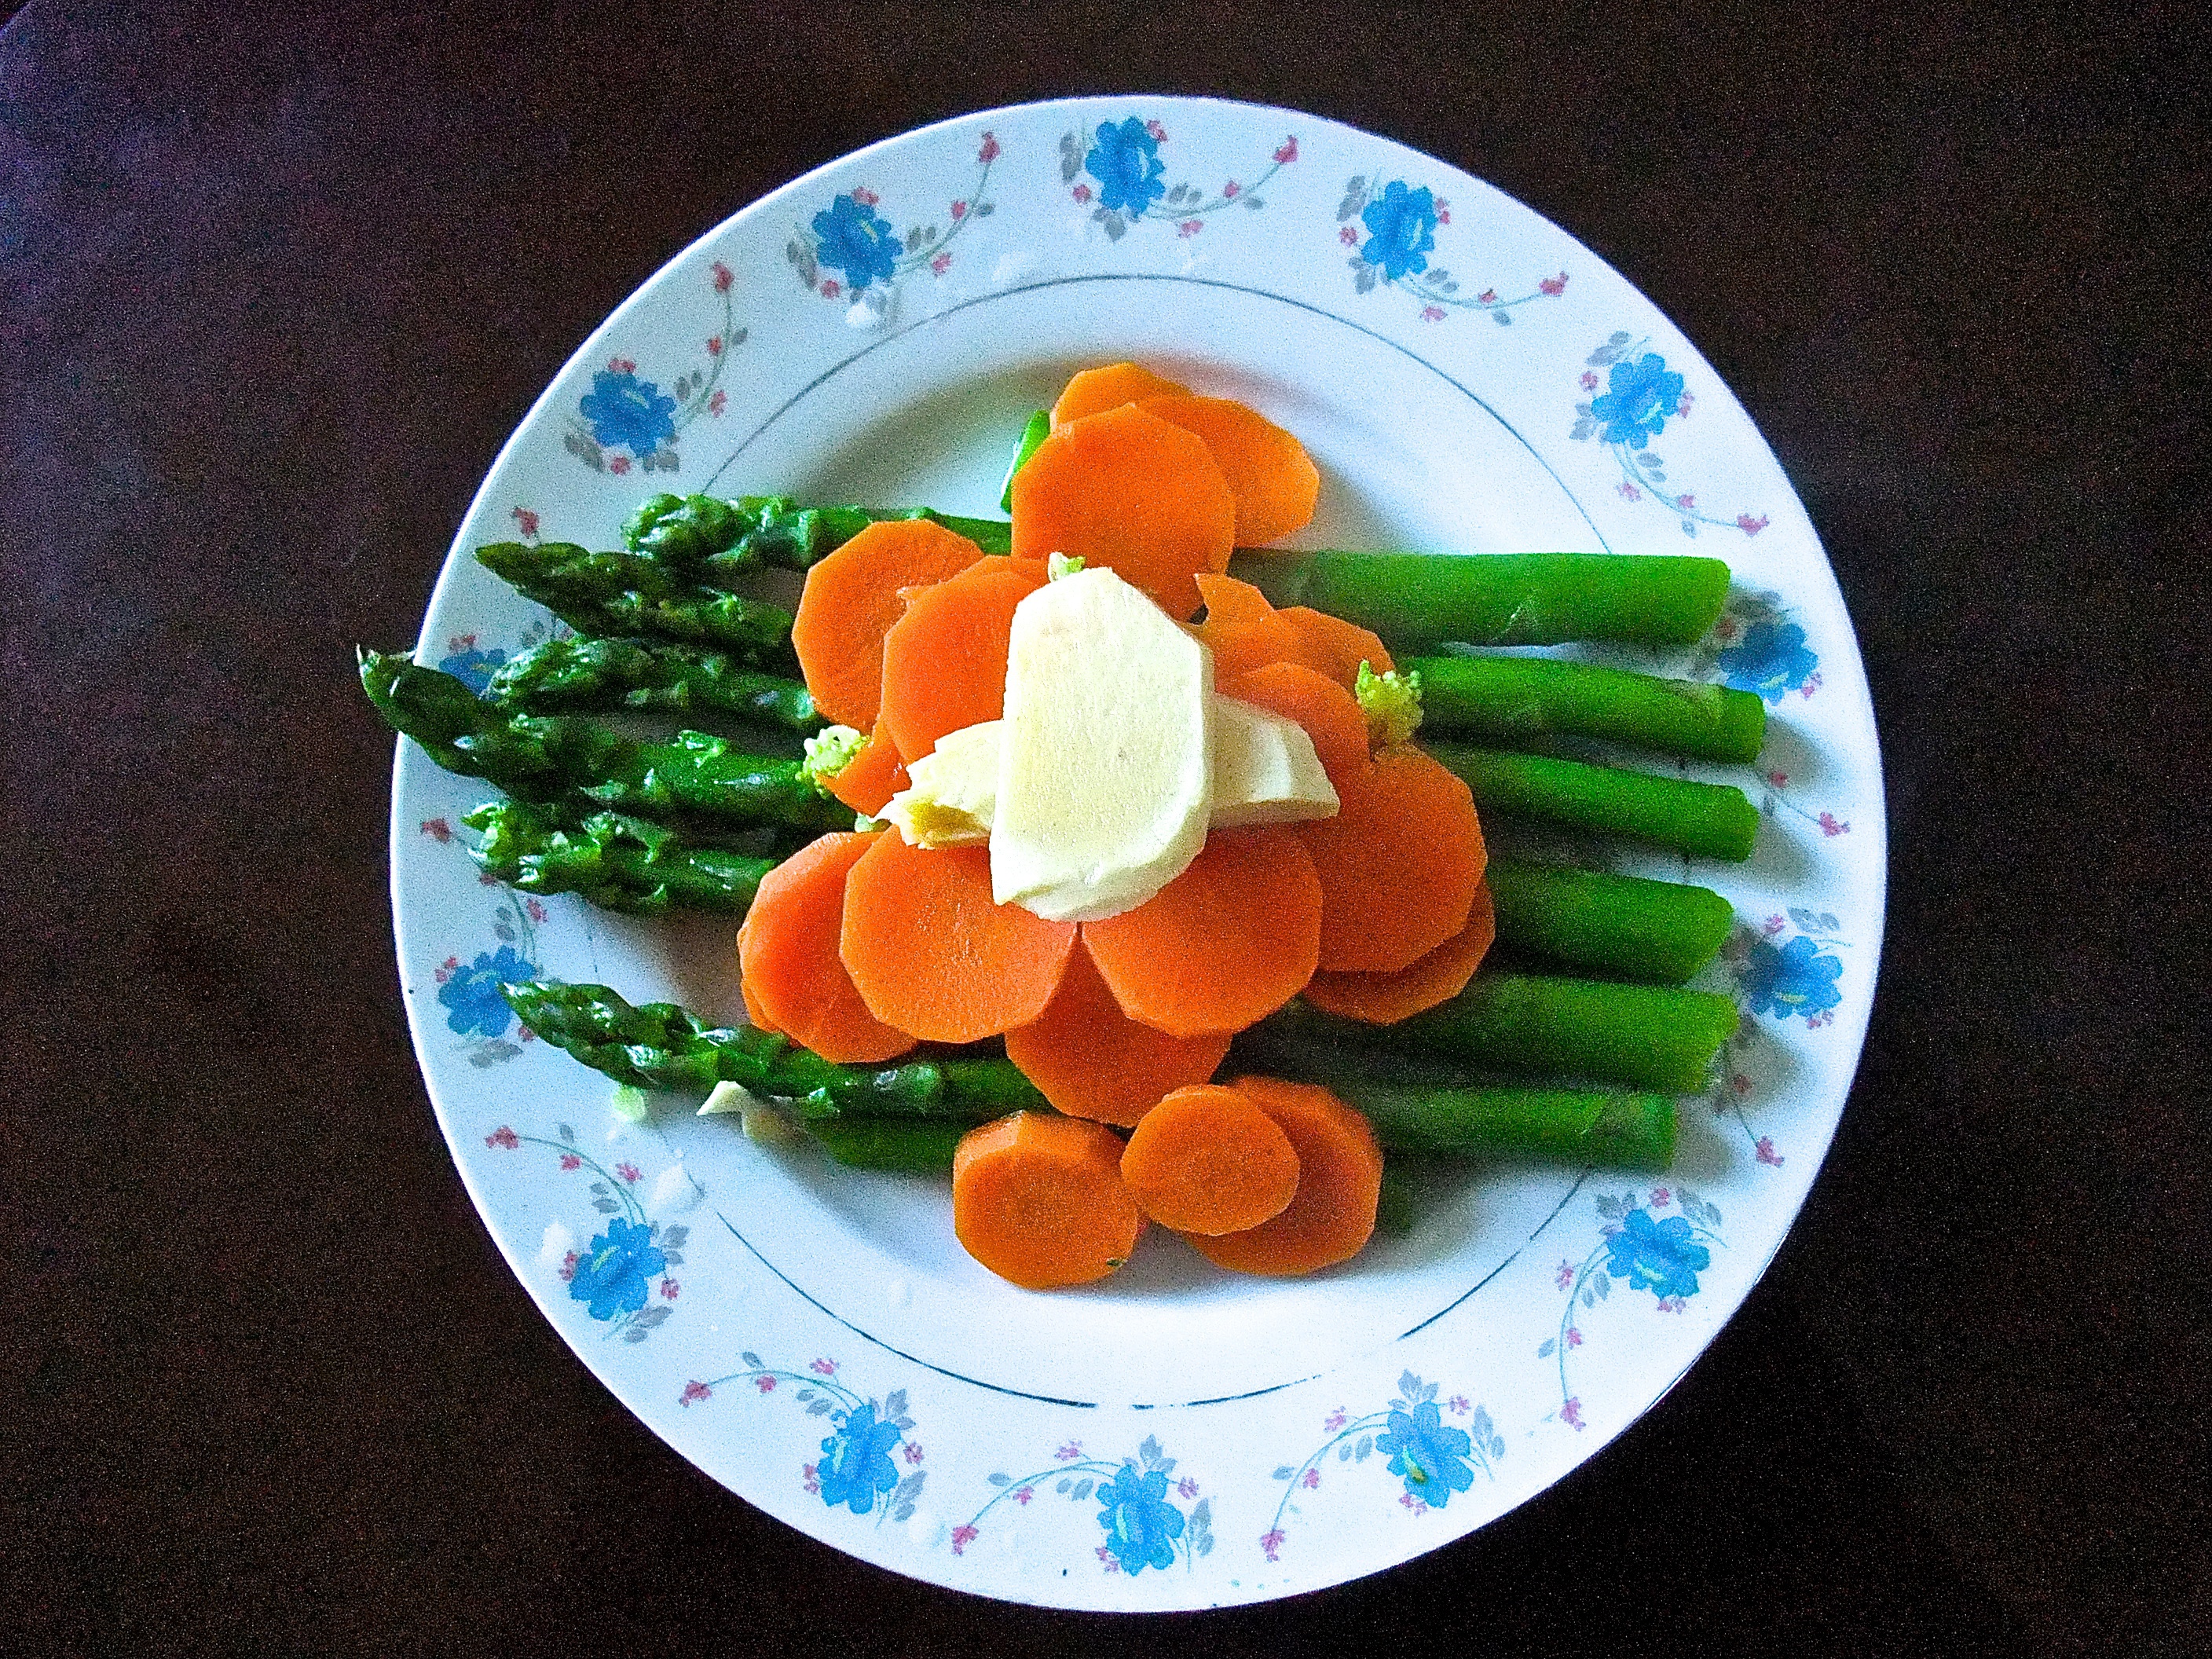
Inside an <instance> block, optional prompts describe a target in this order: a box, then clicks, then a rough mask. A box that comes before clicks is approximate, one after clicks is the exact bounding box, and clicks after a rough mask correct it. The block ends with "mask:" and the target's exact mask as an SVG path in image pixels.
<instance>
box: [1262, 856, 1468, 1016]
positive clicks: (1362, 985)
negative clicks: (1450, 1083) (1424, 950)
mask: <svg viewBox="0 0 2212 1659" xmlns="http://www.w3.org/2000/svg"><path fill="white" fill-rule="evenodd" d="M1497 931H1498V927H1497V917H1496V915H1495V912H1494V911H1493V909H1492V905H1491V900H1490V883H1489V880H1488V878H1487V877H1486V878H1485V879H1484V880H1483V882H1482V884H1480V886H1478V887H1477V888H1476V889H1475V890H1474V903H1473V904H1471V905H1470V906H1468V914H1467V926H1466V927H1462V928H1461V929H1460V930H1459V932H1457V933H1454V934H1453V935H1452V936H1451V937H1450V938H1449V939H1446V940H1445V941H1444V942H1443V944H1442V945H1437V948H1436V949H1435V950H1433V951H1430V952H1429V953H1428V954H1427V955H1426V956H1424V957H1418V958H1416V959H1415V960H1414V961H1413V962H1412V963H1409V964H1408V965H1407V966H1406V967H1403V968H1401V969H1398V970H1397V971H1396V972H1395V973H1388V974H1342V973H1319V974H1316V975H1314V976H1313V978H1312V979H1310V980H1309V981H1307V982H1306V987H1305V989H1304V991H1303V992H1301V993H1300V995H1302V996H1304V998H1305V1000H1307V1001H1308V1002H1310V1003H1311V1004H1312V1005H1313V1006H1315V1007H1316V1008H1319V1009H1322V1010H1323V1011H1324V1012H1328V1013H1333V1014H1343V1015H1346V1016H1347V1017H1348V1018H1352V1019H1362V1020H1365V1021H1367V1022H1368V1023H1369V1024H1372V1025H1392V1024H1396V1023H1397V1022H1398V1021H1400V1020H1402V1019H1410V1018H1413V1016H1414V1015H1415V1014H1418V1013H1422V1012H1425V1011H1426V1010H1428V1009H1431V1008H1433V1007H1435V1006H1437V1004H1438V1003H1440V1002H1446V1001H1449V1000H1450V999H1452V998H1453V997H1455V996H1457V995H1458V994H1460V993H1461V992H1462V991H1464V990H1465V989H1466V988H1467V982H1468V981H1469V980H1471V979H1473V978H1474V970H1475V969H1477V968H1478V967H1480V965H1481V963H1482V959H1483V957H1486V955H1488V954H1489V951H1490V945H1491V942H1492V939H1494V938H1495V937H1496V935H1497Z"/></svg>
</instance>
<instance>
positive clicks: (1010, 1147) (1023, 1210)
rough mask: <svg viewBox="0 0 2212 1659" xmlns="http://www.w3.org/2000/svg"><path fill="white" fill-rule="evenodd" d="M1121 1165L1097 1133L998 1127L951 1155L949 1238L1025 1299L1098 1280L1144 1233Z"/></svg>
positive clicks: (1071, 1123) (1042, 1125) (1013, 1121)
mask: <svg viewBox="0 0 2212 1659" xmlns="http://www.w3.org/2000/svg"><path fill="white" fill-rule="evenodd" d="M1144 1230H1145V1218H1144V1215H1143V1212H1140V1211H1139V1209H1138V1208H1137V1206H1136V1202H1135V1200H1133V1199H1132V1198H1131V1197H1130V1195H1129V1192H1128V1189H1127V1188H1126V1187H1124V1186H1123V1185H1122V1184H1121V1138H1120V1137H1119V1136H1118V1135H1116V1134H1115V1133H1114V1132H1113V1131H1112V1130H1111V1129H1109V1128H1108V1127H1105V1125H1103V1124H1102V1123H1091V1122H1086V1121H1085V1120H1083V1119H1081V1118H1077V1117H1054V1116H1051V1115H1047V1114H1042V1113H1037V1112H1017V1113H1015V1114H1014V1115H1012V1116H1011V1117H1006V1118H1001V1119H1000V1121H998V1122H996V1123H991V1124H987V1125H985V1126H984V1127H981V1128H980V1129H975V1130H972V1131H970V1132H969V1133H968V1134H967V1135H966V1136H964V1137H963V1139H961V1142H960V1145H959V1147H958V1150H957V1151H956V1152H954V1153H953V1157H952V1231H954V1233H956V1234H957V1236H958V1237H959V1239H960V1243H961V1244H962V1245H963V1247H965V1249H967V1251H968V1254H969V1255H972V1256H974V1257H975V1260H976V1261H980V1262H981V1263H982V1264H983V1265H984V1266H985V1267H988V1268H989V1269H990V1270H991V1271H992V1272H993V1273H996V1274H998V1275H999V1277H1000V1278H1001V1279H1011V1280H1012V1282H1013V1283H1015V1284H1017V1285H1021V1286H1022V1287H1023V1288H1024V1289H1025V1290H1032V1291H1045V1290H1054V1289H1057V1288H1059V1287H1060V1286H1062V1285H1083V1284H1087V1283H1089V1282H1090V1281H1091V1280H1092V1279H1103V1278H1104V1277H1105V1276H1106V1275H1107V1274H1108V1273H1111V1272H1113V1271H1114V1269H1115V1268H1116V1267H1121V1265H1122V1264H1123V1263H1125V1262H1126V1261H1128V1259H1129V1253H1130V1251H1132V1250H1133V1249H1135V1248H1136V1243H1137V1235H1138V1234H1139V1233H1141V1232H1142V1231H1144Z"/></svg>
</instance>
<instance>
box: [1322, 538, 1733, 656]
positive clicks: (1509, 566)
mask: <svg viewBox="0 0 2212 1659" xmlns="http://www.w3.org/2000/svg"><path fill="white" fill-rule="evenodd" d="M1285 580H1291V576H1290V574H1289V572H1288V571H1286V572H1285ZM1728 584H1729V570H1728V566H1727V565H1725V564H1723V562H1721V561H1720V560H1718V559H1699V558H1689V557H1685V556H1679V555H1662V556H1626V555H1619V554H1611V553H1481V554H1474V555H1470V556H1466V557H1453V556H1443V557H1439V556H1435V555H1433V554H1427V553H1333V552H1332V553H1316V554H1314V555H1313V556H1311V560H1310V562H1307V563H1305V564H1304V580H1303V583H1302V584H1301V586H1300V591H1299V593H1298V595H1297V599H1298V600H1299V601H1302V602H1303V603H1304V604H1306V605H1312V606H1314V607H1315V608H1316V610H1321V611H1328V613H1329V614H1330V615H1331V616H1335V617H1343V618H1344V619H1345V620H1346V622H1353V623H1358V624H1359V625H1360V626H1361V627H1363V628H1371V629H1374V630H1375V631H1376V633H1377V634H1380V635H1382V636H1383V641H1384V642H1385V643H1387V644H1389V646H1391V647H1393V648H1394V649H1403V650H1405V651H1407V652H1419V651H1425V650H1429V649H1431V648H1433V647H1436V646H1438V645H1441V644H1444V643H1447V642H1450V641H1457V642H1460V643H1462V644H1466V645H1558V644H1560V643H1562V642H1564V641H1569V640H1623V641H1631V642H1633V643H1637V644H1642V645H1690V644H1693V643H1695V642H1696V641H1698V640H1699V639H1701V638H1703V637H1704V635H1705V630H1706V629H1709V628H1711V626H1712V625H1713V622H1714V620H1715V619H1716V618H1717V617H1718V616H1719V615H1720V611H1721V605H1722V602H1723V600H1725V599H1727V597H1728Z"/></svg>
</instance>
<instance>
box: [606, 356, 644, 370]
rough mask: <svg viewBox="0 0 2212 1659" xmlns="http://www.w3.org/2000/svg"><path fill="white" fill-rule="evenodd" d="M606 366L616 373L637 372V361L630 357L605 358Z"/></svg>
mask: <svg viewBox="0 0 2212 1659" xmlns="http://www.w3.org/2000/svg"><path fill="white" fill-rule="evenodd" d="M607 367H608V368H611V369H612V370H613V371H614V372H615V373H616V374H636V373H637V362H636V360H635V358H631V357H610V358H608V359H607Z"/></svg>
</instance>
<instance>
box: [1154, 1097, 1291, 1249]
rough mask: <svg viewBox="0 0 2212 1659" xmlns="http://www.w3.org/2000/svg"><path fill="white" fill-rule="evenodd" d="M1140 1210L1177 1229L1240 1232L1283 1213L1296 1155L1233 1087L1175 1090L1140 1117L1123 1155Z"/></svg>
mask: <svg viewBox="0 0 2212 1659" xmlns="http://www.w3.org/2000/svg"><path fill="white" fill-rule="evenodd" d="M1121 1182H1122V1184H1123V1185H1124V1186H1126V1187H1127V1188H1128V1189H1129V1195H1130V1196H1131V1197H1132V1198H1133V1199H1135V1200H1137V1207H1138V1208H1139V1209H1140V1210H1142V1211H1143V1212H1145V1213H1146V1215H1147V1216H1149V1217H1150V1218H1152V1219H1153V1220H1154V1221H1157V1222H1158V1223H1159V1224H1160V1225H1162V1226H1163V1227H1172V1228H1173V1229H1175V1231H1177V1232H1179V1233H1204V1234H1207V1235H1209V1236H1211V1235H1213V1234H1218V1233H1241V1232H1244V1231H1248V1230H1249V1229H1250V1228H1253V1227H1256V1226H1258V1225H1260V1224H1261V1222H1263V1221H1266V1220H1268V1219H1270V1218H1273V1217H1275V1216H1278V1215H1280V1214H1281V1213H1282V1212H1283V1211H1284V1209H1285V1207H1286V1206H1288V1205H1289V1204H1290V1202H1291V1196H1292V1194H1295V1193H1296V1192H1297V1189H1298V1185H1299V1169H1298V1155H1297V1152H1294V1151H1293V1150H1292V1149H1291V1139H1290V1137H1289V1136H1288V1135H1286V1134H1285V1133H1283V1130H1282V1127H1281V1126H1280V1125H1279V1124H1278V1123H1277V1122H1276V1121H1275V1120H1274V1119H1273V1118H1272V1117H1270V1116H1269V1115H1267V1113H1266V1112H1264V1111H1262V1110H1261V1109H1260V1108H1259V1107H1258V1106H1256V1105H1255V1104H1254V1103H1252V1101H1251V1100H1250V1099H1249V1098H1248V1097H1245V1096H1243V1095H1242V1094H1239V1093H1237V1091H1235V1090H1233V1089H1222V1088H1217V1087H1215V1086H1213V1085H1211V1084H1198V1085H1194V1086H1192V1087H1190V1088H1186V1089H1177V1090H1176V1091H1174V1092H1172V1093H1171V1094H1169V1095H1168V1096H1167V1097H1164V1099H1162V1100H1161V1101H1160V1102H1159V1103H1158V1104H1157V1105H1155V1106H1154V1107H1153V1108H1152V1110H1150V1111H1149V1112H1146V1114H1145V1115H1144V1117H1143V1118H1142V1119H1141V1120H1139V1122H1138V1124H1137V1127H1136V1128H1135V1129H1134V1130H1133V1132H1132V1133H1130V1136H1129V1144H1128V1146H1127V1147H1125V1148H1124V1149H1123V1150H1122V1152H1121Z"/></svg>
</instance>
